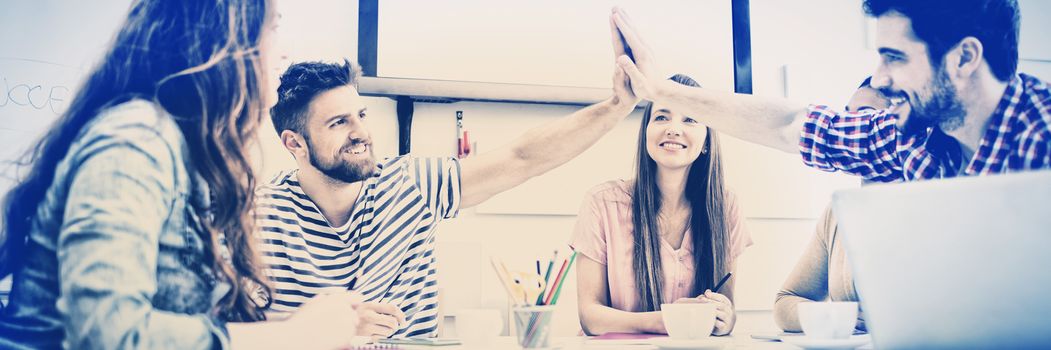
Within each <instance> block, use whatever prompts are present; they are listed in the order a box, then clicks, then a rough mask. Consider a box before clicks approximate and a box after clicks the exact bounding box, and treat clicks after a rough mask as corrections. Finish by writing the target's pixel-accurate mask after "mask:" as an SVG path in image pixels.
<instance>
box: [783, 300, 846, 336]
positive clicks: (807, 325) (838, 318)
mask: <svg viewBox="0 0 1051 350" xmlns="http://www.w3.org/2000/svg"><path fill="white" fill-rule="evenodd" d="M796 311H797V312H798V314H799V325H800V326H802V327H803V333H806V335H807V336H809V337H813V338H816V339H846V338H849V337H850V336H851V335H852V334H854V327H855V325H857V322H858V303H857V302H853V301H832V302H826V301H820V302H803V303H799V304H798V305H797V306H796Z"/></svg>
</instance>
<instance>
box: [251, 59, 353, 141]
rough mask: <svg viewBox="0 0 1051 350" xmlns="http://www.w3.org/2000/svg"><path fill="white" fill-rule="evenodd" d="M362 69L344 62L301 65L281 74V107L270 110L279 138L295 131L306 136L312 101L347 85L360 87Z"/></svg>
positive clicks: (279, 94) (279, 87) (279, 102)
mask: <svg viewBox="0 0 1051 350" xmlns="http://www.w3.org/2000/svg"><path fill="white" fill-rule="evenodd" d="M360 77H361V67H359V66H358V65H356V64H354V63H351V62H350V61H349V60H346V59H344V60H343V64H335V63H325V62H317V61H315V62H300V63H296V64H293V65H291V66H289V67H288V69H287V70H285V73H284V74H281V85H280V86H278V88H277V104H275V105H274V107H271V108H270V119H271V120H273V122H274V129H276V130H277V133H278V135H280V134H281V132H282V131H285V130H292V131H295V132H297V133H300V134H304V135H305V133H306V112H307V107H308V106H310V101H312V100H314V97H316V96H317V95H319V94H321V93H322V92H325V91H328V90H331V89H334V88H337V87H340V86H345V85H351V86H353V87H354V88H357V87H358V78H360Z"/></svg>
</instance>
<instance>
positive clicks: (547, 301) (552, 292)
mask: <svg viewBox="0 0 1051 350" xmlns="http://www.w3.org/2000/svg"><path fill="white" fill-rule="evenodd" d="M566 265H569V260H563V261H562V268H561V269H558V275H556V277H555V283H552V284H551V290H550V291H548V294H547V297H545V299H544V305H551V297H553V296H555V289H556V288H557V286H558V281H561V280H562V274H564V273H566Z"/></svg>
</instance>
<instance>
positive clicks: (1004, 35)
mask: <svg viewBox="0 0 1051 350" xmlns="http://www.w3.org/2000/svg"><path fill="white" fill-rule="evenodd" d="M864 7H865V12H866V13H868V14H869V15H872V16H875V17H879V16H883V15H884V14H887V13H888V12H891V11H894V12H898V13H900V14H902V15H904V16H905V17H908V18H909V19H911V20H912V31H913V33H915V34H916V37H917V38H919V39H920V40H923V41H924V42H925V43H927V54H928V55H929V56H930V60H931V63H932V65H934V66H940V65H941V60H942V58H943V57H945V53H947V52H949V50H950V49H952V48H953V46H956V44H958V43H959V42H960V40H963V39H964V38H966V37H969V36H972V37H975V38H977V39H978V41H981V42H982V48H983V52H984V53H983V55H982V56H983V57H985V61H986V62H989V68H991V69H992V71H993V75H995V76H996V78H997V79H999V80H1001V81H1010V80H1011V78H1012V77H1014V75H1015V73H1016V72H1017V71H1018V26H1019V22H1020V21H1021V15H1020V14H1019V11H1018V2H1017V1H1016V0H865V4H864Z"/></svg>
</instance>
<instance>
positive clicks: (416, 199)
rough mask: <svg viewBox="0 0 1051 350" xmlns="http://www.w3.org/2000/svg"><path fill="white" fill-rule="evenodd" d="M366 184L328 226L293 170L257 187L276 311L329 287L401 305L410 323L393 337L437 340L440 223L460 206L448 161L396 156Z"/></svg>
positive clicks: (455, 169)
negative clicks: (342, 216) (336, 223)
mask: <svg viewBox="0 0 1051 350" xmlns="http://www.w3.org/2000/svg"><path fill="white" fill-rule="evenodd" d="M380 168H381V170H380V175H379V176H377V177H372V178H369V179H367V180H364V186H363V187H362V190H361V193H360V194H359V195H358V198H357V202H356V204H355V205H354V209H353V212H352V213H351V216H350V220H348V222H347V223H346V224H344V225H343V226H340V227H332V226H331V225H329V224H328V221H327V220H326V219H325V217H324V216H323V215H322V214H321V212H320V210H318V208H317V207H316V206H315V205H314V203H313V201H311V200H310V198H309V197H308V196H307V195H306V194H305V193H304V192H303V189H302V188H300V185H299V180H298V178H297V176H296V175H297V172H296V171H291V172H288V173H284V174H282V175H279V176H278V177H276V178H275V179H274V180H273V181H271V183H269V184H267V185H264V186H260V188H259V189H258V190H257V195H258V208H257V213H256V216H257V223H258V224H257V225H258V228H257V230H258V231H259V235H260V239H261V245H260V247H261V248H260V250H261V251H262V255H263V259H264V261H265V262H266V264H267V265H268V267H269V269H268V272H269V276H270V278H271V281H272V282H273V284H274V287H275V293H274V295H273V303H272V304H271V309H272V311H278V312H291V311H294V310H296V309H297V308H298V307H299V306H300V305H301V304H302V303H303V302H305V301H306V300H307V299H310V298H311V297H313V296H314V295H316V294H319V293H321V292H323V291H324V290H325V289H328V288H348V289H352V290H355V291H358V292H360V293H361V294H362V295H364V297H365V299H366V300H369V301H376V302H383V303H390V304H394V305H397V306H399V307H400V308H401V310H402V311H403V312H404V313H405V317H406V321H407V322H406V324H405V325H403V327H402V328H401V329H399V330H398V331H397V332H395V334H394V335H393V337H421V336H435V335H436V330H437V326H438V322H439V320H438V319H437V295H438V280H437V263H436V261H435V256H434V245H435V243H434V242H435V241H434V234H435V230H436V227H437V225H438V223H439V222H440V221H441V220H443V219H447V218H452V217H455V216H456V213H457V211H458V209H459V206H460V164H459V162H458V161H457V160H456V159H453V158H411V157H405V156H402V157H397V158H392V159H388V160H386V161H384V162H382V164H381V166H380Z"/></svg>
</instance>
